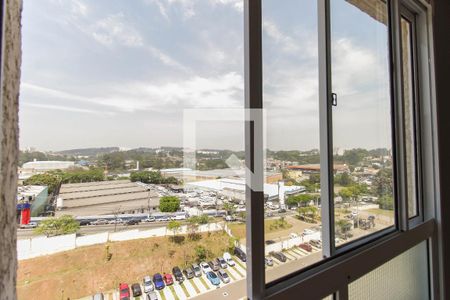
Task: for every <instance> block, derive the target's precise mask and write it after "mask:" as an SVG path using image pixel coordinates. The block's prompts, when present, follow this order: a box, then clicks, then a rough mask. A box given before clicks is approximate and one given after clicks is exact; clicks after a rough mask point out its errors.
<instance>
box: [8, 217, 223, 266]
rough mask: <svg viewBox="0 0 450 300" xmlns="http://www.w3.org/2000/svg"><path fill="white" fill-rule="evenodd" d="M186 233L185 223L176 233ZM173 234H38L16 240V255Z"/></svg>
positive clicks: (213, 227) (29, 255) (214, 225)
mask: <svg viewBox="0 0 450 300" xmlns="http://www.w3.org/2000/svg"><path fill="white" fill-rule="evenodd" d="M219 230H223V227H222V226H221V225H220V224H218V223H211V224H205V225H200V226H199V227H198V229H197V230H196V231H197V232H207V231H219ZM186 233H188V228H187V226H186V225H183V226H181V227H180V230H179V231H177V234H186ZM171 234H173V233H172V232H171V231H170V230H168V229H167V228H166V227H158V228H153V229H148V230H139V229H134V230H127V231H120V232H102V233H96V234H90V235H86V236H78V237H77V236H76V234H67V235H60V236H54V237H46V236H38V237H34V238H30V239H20V240H18V241H17V256H18V259H19V260H22V259H28V258H33V257H38V256H43V255H49V254H54V253H58V252H62V251H67V250H72V249H75V248H78V247H83V246H90V245H96V244H104V243H106V242H108V241H109V242H115V241H126V240H134V239H142V238H150V237H157V236H166V235H171Z"/></svg>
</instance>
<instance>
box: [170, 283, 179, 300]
mask: <svg viewBox="0 0 450 300" xmlns="http://www.w3.org/2000/svg"><path fill="white" fill-rule="evenodd" d="M169 288H170V291H171V292H172V295H173V297H174V298H175V300H180V298H178V295H177V293H176V292H175V288H174V287H173V285H169Z"/></svg>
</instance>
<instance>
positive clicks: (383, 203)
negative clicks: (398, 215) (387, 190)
mask: <svg viewBox="0 0 450 300" xmlns="http://www.w3.org/2000/svg"><path fill="white" fill-rule="evenodd" d="M378 205H379V206H380V208H381V209H387V210H393V209H394V198H393V197H392V196H388V195H384V196H381V197H380V198H378Z"/></svg>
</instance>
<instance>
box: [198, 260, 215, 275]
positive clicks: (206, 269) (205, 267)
mask: <svg viewBox="0 0 450 300" xmlns="http://www.w3.org/2000/svg"><path fill="white" fill-rule="evenodd" d="M200 268H202V271H203V273H204V274H206V273H208V272H212V269H211V267H210V266H209V264H208V263H207V262H202V263H200Z"/></svg>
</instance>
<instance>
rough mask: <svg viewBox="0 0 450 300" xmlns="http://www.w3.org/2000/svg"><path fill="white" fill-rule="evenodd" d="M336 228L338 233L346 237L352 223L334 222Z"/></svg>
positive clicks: (345, 221) (341, 220)
mask: <svg viewBox="0 0 450 300" xmlns="http://www.w3.org/2000/svg"><path fill="white" fill-rule="evenodd" d="M336 227H337V231H338V232H340V233H342V234H344V235H346V234H347V232H349V231H350V230H351V229H352V223H351V222H349V221H347V220H344V219H340V220H337V221H336Z"/></svg>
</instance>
